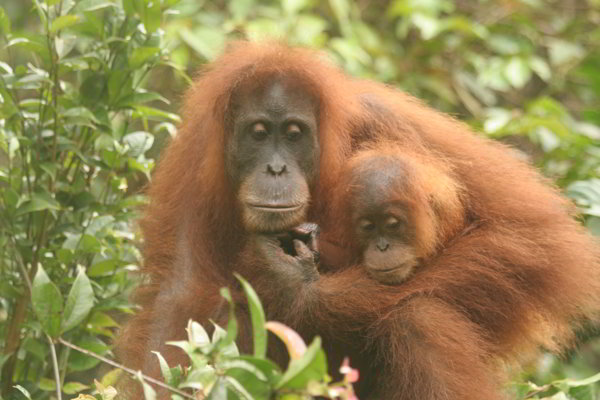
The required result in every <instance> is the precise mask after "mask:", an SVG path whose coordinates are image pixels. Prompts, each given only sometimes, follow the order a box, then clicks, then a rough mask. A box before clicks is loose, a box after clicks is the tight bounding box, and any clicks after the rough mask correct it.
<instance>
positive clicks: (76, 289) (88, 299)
mask: <svg viewBox="0 0 600 400" xmlns="http://www.w3.org/2000/svg"><path fill="white" fill-rule="evenodd" d="M93 306H94V290H93V289H92V285H91V284H90V280H89V279H88V277H87V276H86V274H85V271H84V270H83V268H82V269H80V270H79V274H78V275H77V278H75V282H73V286H72V287H71V291H70V292H69V296H68V297H67V302H66V304H65V312H64V314H63V323H62V332H66V331H68V330H69V329H72V328H74V327H75V326H77V325H78V324H79V323H80V322H81V321H83V320H84V319H85V318H86V317H87V316H88V314H89V312H90V310H91V309H92V307H93Z"/></svg>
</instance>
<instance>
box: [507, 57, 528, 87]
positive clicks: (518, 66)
mask: <svg viewBox="0 0 600 400" xmlns="http://www.w3.org/2000/svg"><path fill="white" fill-rule="evenodd" d="M504 75H505V76H506V79H507V80H508V82H510V84H511V85H513V86H514V87H515V88H517V89H520V88H522V87H523V86H525V84H526V83H527V82H529V79H530V78H531V68H529V64H527V63H526V62H525V60H523V59H522V58H520V57H513V58H512V59H511V60H510V61H509V62H508V64H507V65H506V68H505V70H504Z"/></svg>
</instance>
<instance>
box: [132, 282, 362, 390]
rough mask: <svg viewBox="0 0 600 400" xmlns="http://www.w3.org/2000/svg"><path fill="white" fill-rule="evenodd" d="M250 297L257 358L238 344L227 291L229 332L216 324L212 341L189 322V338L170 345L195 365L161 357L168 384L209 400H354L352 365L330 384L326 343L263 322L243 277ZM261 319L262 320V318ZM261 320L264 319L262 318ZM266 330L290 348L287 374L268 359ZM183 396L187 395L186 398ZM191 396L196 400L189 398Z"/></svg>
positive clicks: (160, 361)
mask: <svg viewBox="0 0 600 400" xmlns="http://www.w3.org/2000/svg"><path fill="white" fill-rule="evenodd" d="M238 279H239V280H240V282H242V287H243V288H244V292H245V293H246V297H247V299H248V303H249V306H250V309H251V314H252V315H253V317H252V318H251V320H252V331H253V333H254V335H255V341H254V343H255V344H256V343H257V340H256V335H259V336H260V337H261V339H260V340H259V341H258V343H259V345H260V346H261V348H260V349H259V351H258V353H260V354H256V353H257V351H256V348H255V352H254V353H255V354H254V355H240V354H239V352H238V349H237V347H236V345H235V342H234V341H235V338H236V336H237V322H236V318H235V313H234V305H233V302H232V300H231V295H230V293H229V291H228V290H226V289H223V290H222V291H221V295H222V296H223V297H224V298H225V299H226V300H227V301H228V302H229V310H230V319H229V322H228V325H227V329H226V330H224V329H223V328H221V327H219V326H218V325H215V330H214V332H213V335H212V337H209V335H208V333H207V332H206V330H205V329H204V328H203V327H202V326H201V325H200V324H198V323H196V322H193V321H190V322H189V323H188V327H187V333H188V338H187V340H183V341H177V342H171V343H170V344H171V345H174V346H177V347H179V348H181V349H182V350H183V351H185V352H186V354H187V355H188V356H189V358H190V361H191V366H190V367H188V368H185V369H183V368H182V367H181V366H177V367H170V366H169V365H168V364H167V362H166V361H165V359H164V358H163V357H162V356H161V355H160V354H159V353H155V354H156V356H157V357H158V360H159V363H160V367H161V371H162V375H163V378H164V380H165V382H166V383H167V384H168V385H169V386H171V387H172V388H174V389H182V388H187V389H192V390H193V391H194V395H200V396H201V397H202V398H206V399H225V398H227V399H231V400H238V399H239V400H268V399H281V400H283V399H285V400H303V399H310V398H312V396H322V397H324V398H331V399H341V400H353V399H356V397H355V396H354V391H353V389H352V382H354V381H355V380H356V379H357V377H358V375H357V373H356V371H355V370H353V369H351V368H350V367H349V366H348V365H347V364H345V365H344V366H342V369H341V370H340V371H341V372H342V373H343V374H344V379H343V380H342V381H341V382H336V383H330V381H331V378H330V377H329V376H328V375H327V361H326V357H325V353H324V352H323V349H322V348H321V339H320V338H319V337H316V338H315V339H314V340H313V342H312V343H311V344H310V345H309V346H308V347H307V346H306V344H305V343H304V341H303V340H302V338H301V337H300V336H299V335H298V334H297V333H296V332H294V331H293V330H292V329H290V328H288V327H287V326H285V325H283V324H281V323H278V322H267V323H265V320H264V311H263V308H262V305H261V303H260V300H259V299H258V297H257V296H256V293H255V292H254V289H252V287H251V286H250V285H249V284H248V283H247V282H246V281H245V280H244V279H243V278H241V277H239V276H238ZM257 316H258V317H257ZM261 316H262V317H261ZM267 330H270V331H271V332H273V333H274V334H275V335H276V336H278V337H279V338H280V339H281V340H282V341H283V343H284V344H285V346H286V348H287V350H288V353H289V356H290V363H289V365H288V367H287V369H286V370H285V371H281V370H280V368H279V367H278V366H277V365H276V364H275V363H273V362H271V361H269V360H268V359H266V358H265V352H266V341H264V343H263V340H264V339H262V338H265V337H266V334H267ZM144 395H145V398H146V400H152V399H154V398H155V392H154V390H153V389H152V388H151V387H150V386H149V385H147V384H146V383H144ZM172 396H173V398H174V399H182V398H184V397H186V398H187V397H188V395H186V393H181V392H175V394H173V395H172ZM181 396H184V397H181ZM189 398H192V397H189Z"/></svg>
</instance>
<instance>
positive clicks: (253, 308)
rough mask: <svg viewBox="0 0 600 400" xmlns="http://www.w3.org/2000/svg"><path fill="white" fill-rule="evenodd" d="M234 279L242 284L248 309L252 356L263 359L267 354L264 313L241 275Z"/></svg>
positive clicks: (256, 297) (258, 300)
mask: <svg viewBox="0 0 600 400" xmlns="http://www.w3.org/2000/svg"><path fill="white" fill-rule="evenodd" d="M235 277H236V278H237V279H238V280H239V281H240V282H241V283H242V288H243V289H244V293H246V298H247V299H248V306H249V307H250V318H251V321H252V338H253V341H254V356H256V357H259V358H264V357H265V355H266V354H267V332H266V330H265V322H266V318H265V311H264V309H263V307H262V304H261V302H260V299H259V298H258V295H257V294H256V292H255V291H254V289H253V288H252V286H250V284H249V283H248V282H247V281H246V280H245V279H244V278H242V276H241V275H239V274H237V273H236V274H235Z"/></svg>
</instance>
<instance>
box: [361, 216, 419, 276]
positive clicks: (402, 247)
mask: <svg viewBox="0 0 600 400" xmlns="http://www.w3.org/2000/svg"><path fill="white" fill-rule="evenodd" d="M380 210H381V211H379V212H376V213H370V214H367V215H360V213H359V214H358V216H357V218H356V219H355V226H356V237H357V238H358V242H359V245H360V246H361V249H362V264H363V266H364V267H365V268H366V269H367V271H368V273H369V274H370V275H371V276H372V277H373V278H374V279H376V280H378V281H379V282H382V283H388V284H398V283H401V282H403V281H404V280H406V279H407V278H408V277H409V276H410V275H411V274H412V273H413V271H414V269H415V267H416V266H417V265H418V258H417V251H416V248H415V245H414V243H413V242H414V233H415V232H414V229H412V227H411V226H410V222H409V219H408V217H407V215H406V213H405V212H404V211H403V210H402V209H400V208H398V207H385V206H382V207H381V209H380Z"/></svg>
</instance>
